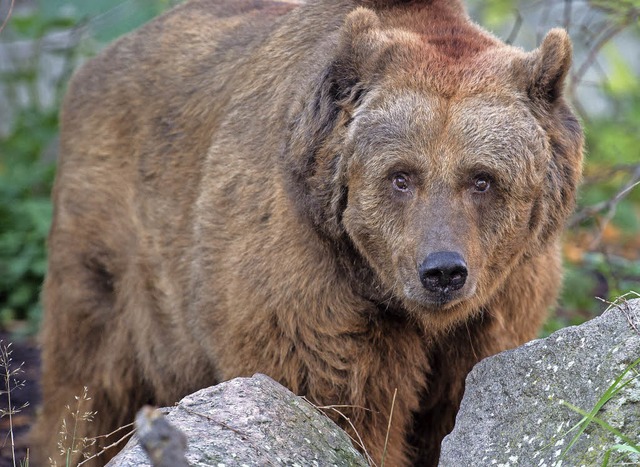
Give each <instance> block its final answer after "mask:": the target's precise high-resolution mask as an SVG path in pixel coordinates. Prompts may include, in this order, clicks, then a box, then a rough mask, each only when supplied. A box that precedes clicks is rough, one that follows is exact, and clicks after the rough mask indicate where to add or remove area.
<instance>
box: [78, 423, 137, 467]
mask: <svg viewBox="0 0 640 467" xmlns="http://www.w3.org/2000/svg"><path fill="white" fill-rule="evenodd" d="M116 431H118V430H116ZM114 433H115V432H114ZM133 433H135V430H131V431H130V432H129V433H127V434H125V435H124V436H123V437H122V438H120V439H119V440H118V441H116V442H114V443H111V444H110V445H109V446H105V447H103V448H102V449H101V450H100V452H97V453H95V454H94V455H93V456H91V457H87V458H86V459H85V460H83V461H82V462H79V463H78V466H81V465H82V464H84V463H86V462H89V461H90V460H91V459H95V458H96V457H98V456H101V455H102V454H104V453H105V452H106V451H107V450H108V449H111V448H114V447H116V446H117V445H118V444H120V443H121V442H123V441H124V440H125V439H127V438H128V437H129V436H131V435H132V434H133Z"/></svg>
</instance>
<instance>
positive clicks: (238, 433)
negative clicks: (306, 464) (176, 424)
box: [177, 405, 273, 465]
mask: <svg viewBox="0 0 640 467" xmlns="http://www.w3.org/2000/svg"><path fill="white" fill-rule="evenodd" d="M177 407H178V408H179V409H181V410H184V411H185V412H187V413H189V414H191V415H196V416H198V417H202V418H205V419H207V420H209V421H211V422H213V423H216V424H218V425H220V426H221V427H223V428H225V429H227V430H230V431H233V432H234V433H235V434H237V435H238V436H240V437H241V438H242V439H244V440H245V441H247V443H249V445H250V446H251V447H252V448H253V449H255V450H256V451H257V452H258V454H264V450H263V449H261V448H259V447H258V446H256V444H255V443H254V442H253V441H251V437H250V436H249V435H248V434H246V433H243V432H242V431H240V430H238V429H236V428H234V427H232V426H230V425H228V424H227V423H225V422H223V421H222V420H218V419H216V418H214V417H212V416H210V415H207V414H206V413H202V412H198V411H196V410H191V409H189V408H187V407H185V406H184V405H178V406H177ZM265 461H266V462H267V463H268V464H269V465H273V463H272V462H271V461H270V460H269V459H265Z"/></svg>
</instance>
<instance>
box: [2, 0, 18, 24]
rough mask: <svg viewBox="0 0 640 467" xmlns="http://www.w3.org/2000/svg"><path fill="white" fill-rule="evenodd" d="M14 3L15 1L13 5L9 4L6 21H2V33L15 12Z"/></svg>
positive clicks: (13, 0) (12, 2)
mask: <svg viewBox="0 0 640 467" xmlns="http://www.w3.org/2000/svg"><path fill="white" fill-rule="evenodd" d="M14 3H15V0H11V3H9V11H8V12H7V17H6V18H5V19H4V21H2V26H0V32H2V30H3V29H4V27H5V26H6V25H7V23H8V22H9V18H11V13H12V12H13V4H14Z"/></svg>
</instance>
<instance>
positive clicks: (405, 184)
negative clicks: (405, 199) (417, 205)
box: [393, 173, 409, 193]
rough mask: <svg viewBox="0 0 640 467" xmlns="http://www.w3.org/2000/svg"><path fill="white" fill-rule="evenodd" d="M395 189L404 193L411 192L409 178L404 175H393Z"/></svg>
mask: <svg viewBox="0 0 640 467" xmlns="http://www.w3.org/2000/svg"><path fill="white" fill-rule="evenodd" d="M393 188H394V189H395V190H397V191H400V192H402V193H406V192H407V191H409V178H408V177H407V176H406V175H405V174H403V173H397V174H394V175H393Z"/></svg>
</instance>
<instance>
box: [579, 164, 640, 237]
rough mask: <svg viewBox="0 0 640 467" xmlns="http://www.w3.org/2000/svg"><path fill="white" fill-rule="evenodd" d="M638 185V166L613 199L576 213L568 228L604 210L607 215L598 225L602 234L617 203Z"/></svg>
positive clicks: (639, 176)
mask: <svg viewBox="0 0 640 467" xmlns="http://www.w3.org/2000/svg"><path fill="white" fill-rule="evenodd" d="M639 185H640V164H639V165H637V166H635V168H634V171H633V173H632V174H631V180H629V182H627V184H626V185H625V186H624V187H622V189H621V190H620V191H619V192H618V193H616V195H615V196H614V197H613V198H611V199H608V200H605V201H601V202H600V203H596V204H594V205H591V206H587V207H585V208H583V209H581V210H580V211H579V212H578V213H576V215H575V216H573V218H572V219H571V222H569V226H570V227H575V226H576V225H578V224H580V223H581V222H583V221H584V220H586V219H588V218H590V217H593V216H594V215H596V214H598V213H600V212H602V211H605V210H606V211H607V213H606V214H605V216H604V222H603V223H602V224H601V225H600V231H601V232H602V231H603V230H604V227H606V225H607V224H608V223H609V221H610V220H611V219H612V218H613V216H614V214H615V211H616V208H617V206H618V203H620V201H622V200H623V199H624V198H625V197H626V196H627V195H628V194H629V193H630V192H631V190H633V189H634V188H635V187H637V186H639ZM601 236H602V235H600V236H599V237H601Z"/></svg>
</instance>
